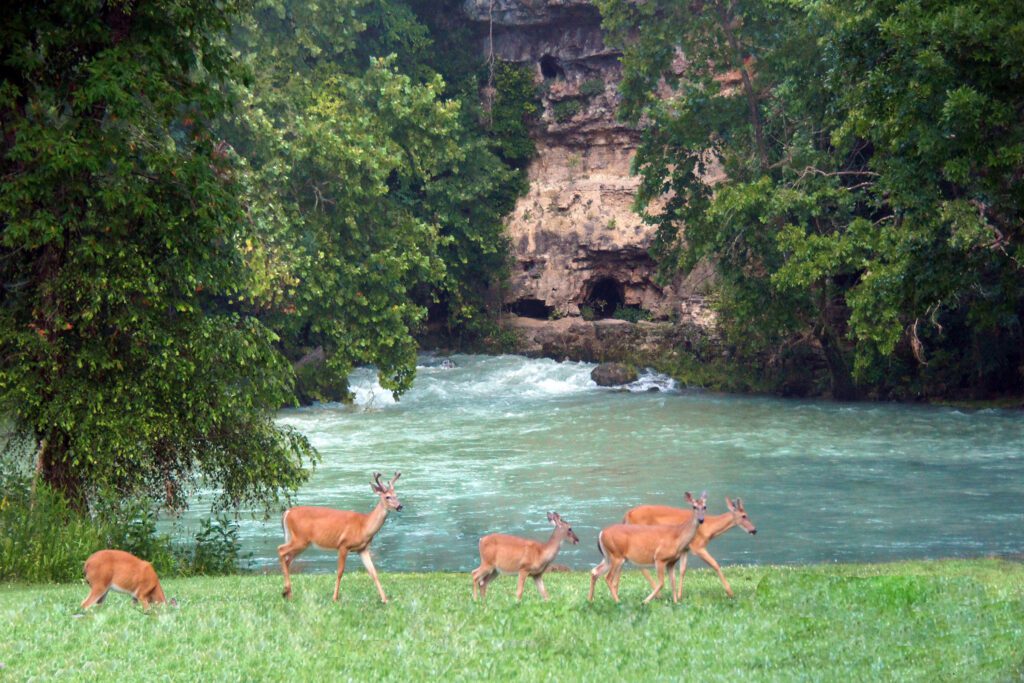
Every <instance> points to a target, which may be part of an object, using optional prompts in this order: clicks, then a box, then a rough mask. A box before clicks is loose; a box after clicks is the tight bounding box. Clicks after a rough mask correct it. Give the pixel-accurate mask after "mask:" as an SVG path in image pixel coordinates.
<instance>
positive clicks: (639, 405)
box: [186, 355, 1024, 571]
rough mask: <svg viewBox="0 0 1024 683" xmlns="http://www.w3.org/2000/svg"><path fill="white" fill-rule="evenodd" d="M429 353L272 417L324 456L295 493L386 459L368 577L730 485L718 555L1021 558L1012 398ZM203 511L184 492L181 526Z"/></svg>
mask: <svg viewBox="0 0 1024 683" xmlns="http://www.w3.org/2000/svg"><path fill="white" fill-rule="evenodd" d="M440 360H441V359H439V358H435V357H432V356H423V357H422V358H421V364H422V365H421V367H420V368H419V370H418V374H417V378H416V382H415V385H414V387H413V388H412V390H410V391H409V392H408V393H407V394H406V395H405V396H403V397H402V398H401V400H400V401H398V402H396V401H394V400H393V399H392V398H391V396H390V394H389V393H388V392H386V391H384V390H382V389H381V388H380V386H379V385H378V384H377V382H376V380H375V377H374V374H373V372H372V371H371V370H368V369H361V370H358V371H357V372H356V373H355V374H354V375H353V376H352V378H351V386H352V388H353V390H354V392H355V397H356V400H355V404H354V405H351V406H345V405H340V404H328V405H318V406H313V407H308V408H299V409H294V410H286V411H283V412H282V413H281V414H280V416H279V421H280V423H281V424H287V425H291V426H293V427H295V428H297V429H299V430H301V431H302V432H304V433H305V434H306V435H307V436H308V437H309V439H310V440H311V441H312V443H313V445H314V446H316V448H317V449H318V450H319V451H320V453H321V454H322V455H323V462H322V463H321V464H320V466H319V467H318V468H317V469H316V471H315V473H314V474H313V476H312V478H311V480H310V481H309V483H308V484H307V485H306V486H305V487H304V488H303V489H302V490H301V491H300V492H299V494H298V496H297V499H296V503H297V504H303V505H326V506H331V507H336V508H341V509H350V510H358V511H363V512H367V511H369V510H370V509H371V508H372V507H373V505H374V504H375V503H376V496H375V495H374V494H372V493H371V491H370V486H369V482H370V477H371V474H372V472H374V471H377V470H379V471H381V472H384V473H385V474H386V475H387V476H388V477H389V478H390V476H391V474H392V473H393V472H394V471H395V470H400V471H401V472H402V477H401V479H400V480H399V482H398V484H397V486H396V489H397V491H398V495H399V498H400V500H401V502H402V503H403V504H404V506H405V509H404V510H403V511H402V512H397V513H391V515H390V516H389V518H388V520H387V523H386V524H385V526H384V527H383V528H382V529H381V531H380V532H379V533H378V535H377V537H376V538H375V539H374V542H373V546H372V547H373V550H374V557H375V562H376V564H377V566H378V568H380V569H382V570H384V571H434V570H437V571H466V570H469V569H472V568H473V567H475V566H476V564H477V559H478V555H477V547H476V546H477V540H478V539H479V537H480V536H481V535H483V534H486V533H490V532H495V531H500V532H504V533H513V534H518V535H523V536H527V537H530V538H535V539H539V540H542V539H544V538H546V537H547V535H548V530H549V529H550V526H549V524H548V522H547V521H546V519H545V514H546V512H547V511H549V510H555V511H558V512H559V513H561V515H562V517H564V518H565V519H567V520H569V522H570V523H571V524H572V525H573V529H574V530H575V532H576V533H577V535H578V536H579V537H580V539H581V542H580V544H579V545H578V546H569V545H566V546H565V547H564V548H563V551H562V553H561V554H560V555H559V560H558V561H559V562H562V563H565V564H567V565H569V566H570V567H573V568H576V569H584V568H589V567H591V566H593V565H594V564H596V563H597V562H598V560H599V556H598V552H597V547H596V545H597V544H596V539H597V533H598V531H599V530H600V529H601V528H602V527H603V526H606V525H608V524H612V523H615V522H618V521H620V520H621V519H622V515H623V513H624V512H625V511H626V510H627V509H628V508H629V507H631V506H633V505H637V504H640V503H662V504H669V505H681V504H682V496H683V492H684V491H687V490H688V491H692V492H694V493H698V492H700V491H701V490H705V489H706V490H707V491H708V496H709V503H708V514H717V513H721V512H724V511H725V502H724V497H725V496H730V497H735V496H740V497H741V498H743V500H744V503H745V505H746V509H747V512H748V513H749V515H750V518H751V519H752V520H753V521H754V523H755V524H756V525H757V528H758V534H757V535H756V536H750V535H747V534H745V533H743V532H742V531H741V530H739V529H734V530H732V531H730V532H728V533H727V534H725V535H724V536H722V537H720V538H719V539H717V540H715V542H714V543H713V545H712V546H711V552H712V554H713V555H714V556H715V557H716V559H718V560H719V562H720V563H722V564H735V563H745V564H765V563H771V564H795V563H810V562H814V563H817V562H859V561H884V560H896V559H905V558H937V557H976V556H987V555H1019V554H1020V553H1022V552H1024V452H1022V451H1024V414H1022V413H1021V412H1020V411H999V410H982V411H974V412H964V411H959V410H955V409H951V408H938V407H931V406H914V405H893V404H877V403H858V404H844V403H831V402H824V401H800V400H783V399H776V398H764V397H747V396H734V395H723V394H715V393H708V392H703V391H697V390H687V389H680V388H678V387H676V386H675V385H674V383H673V382H672V381H671V380H669V379H668V378H666V377H663V376H658V375H655V374H651V373H648V374H646V375H644V376H642V377H641V380H640V381H639V382H638V383H636V384H635V385H632V386H630V387H629V390H628V391H622V390H612V389H606V388H600V387H597V386H596V385H595V384H594V383H593V382H592V381H591V380H590V371H591V369H592V368H593V365H591V364H587V363H570V362H564V363H558V362H555V361H552V360H536V359H526V358H522V357H519V356H465V355H457V356H453V357H452V360H453V361H454V363H455V366H456V367H454V368H450V369H446V368H443V367H440ZM206 509H207V508H206V506H205V505H203V503H202V502H201V501H199V502H197V504H196V505H195V506H193V510H192V512H191V513H190V514H189V516H187V517H186V522H187V521H188V520H189V517H191V519H192V521H194V520H195V519H196V518H197V517H198V516H201V515H202V514H204V511H205V510H206ZM240 524H241V536H242V540H243V552H244V553H246V554H251V562H252V564H253V565H254V566H255V568H257V569H263V568H266V569H271V570H273V569H274V568H276V566H277V556H276V547H277V545H278V544H279V543H281V542H282V532H281V526H280V522H279V519H278V518H274V519H271V520H270V521H266V522H264V521H253V520H249V519H243V520H242V521H241V522H240ZM301 560H302V561H303V562H304V566H305V567H307V568H308V569H312V570H314V571H319V570H323V571H327V570H331V569H333V567H334V566H335V562H336V556H335V555H334V554H332V553H328V552H324V551H320V550H316V549H314V548H310V549H309V550H307V551H306V553H305V554H303V555H302V556H301ZM358 566H359V563H358V562H355V563H350V564H349V567H350V568H352V569H355V568H357V567H358ZM695 566H701V564H700V561H699V560H697V561H696V564H695Z"/></svg>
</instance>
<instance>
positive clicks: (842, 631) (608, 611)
mask: <svg viewBox="0 0 1024 683" xmlns="http://www.w3.org/2000/svg"><path fill="white" fill-rule="evenodd" d="M725 571H726V572H727V573H728V576H729V580H730V583H731V584H732V586H733V588H734V589H735V590H736V597H735V598H734V599H729V598H727V597H726V596H725V594H724V592H723V591H722V587H721V585H720V583H719V582H718V578H717V577H716V576H715V575H714V573H713V572H711V571H710V570H708V569H702V570H697V571H693V570H691V572H690V573H688V575H687V579H686V590H685V593H684V601H683V602H682V603H681V604H678V605H674V604H672V603H671V602H670V601H669V600H667V599H660V600H657V601H655V602H654V603H652V604H650V605H641V604H640V602H641V600H642V599H643V596H644V595H645V594H646V592H647V587H646V582H644V580H643V579H642V578H641V577H640V575H639V573H638V572H636V571H627V572H626V574H625V575H624V576H623V579H622V599H623V602H622V604H620V605H616V604H614V603H613V602H612V601H611V598H610V597H609V596H608V591H607V588H606V587H605V586H604V585H603V582H602V585H600V586H598V588H599V590H600V591H601V592H599V593H598V594H597V595H596V596H595V600H594V602H593V603H588V602H587V600H586V591H587V588H588V586H589V576H588V575H587V574H586V573H585V572H570V573H558V574H548V575H547V576H545V579H544V580H545V583H546V584H547V587H548V591H549V592H550V594H551V599H550V600H549V601H546V602H545V601H542V600H540V598H539V597H538V596H537V593H536V591H535V590H534V587H533V586H532V585H528V586H527V591H526V592H525V593H524V595H523V601H522V603H521V604H517V603H516V602H515V580H514V578H510V577H503V578H500V579H498V580H497V581H495V583H494V584H493V585H492V587H491V589H490V591H489V593H488V601H487V603H486V604H483V605H481V604H479V603H474V602H473V601H472V599H471V597H470V590H469V578H468V576H467V575H466V574H394V573H387V572H386V570H385V571H384V572H383V573H382V574H381V581H382V582H383V584H384V586H385V589H386V590H387V592H388V597H389V599H390V603H389V604H388V605H387V606H386V609H385V608H384V607H382V606H381V604H380V602H379V600H378V598H377V592H376V591H375V590H374V588H373V584H372V582H371V581H370V579H369V577H368V576H367V575H366V573H365V572H362V571H357V572H353V574H352V575H351V576H346V577H345V580H344V581H343V582H342V593H341V599H340V601H339V602H338V603H334V602H332V601H331V600H330V594H331V591H332V589H333V585H334V576H333V574H318V575H309V574H299V575H297V576H296V577H295V578H294V581H295V597H294V598H293V599H292V600H291V601H285V600H282V599H281V597H280V590H281V578H280V577H279V576H245V577H222V578H206V579H173V578H172V579H168V580H164V581H163V584H164V588H165V590H166V591H167V592H168V594H169V595H172V596H175V597H176V598H177V600H178V607H177V608H157V609H155V610H154V612H153V614H151V615H148V617H147V616H146V615H143V614H142V613H141V611H140V609H139V608H138V607H135V606H133V605H132V604H131V601H130V600H128V599H127V598H125V596H122V595H112V596H111V597H109V598H108V599H107V600H106V602H105V603H104V604H103V605H100V606H98V607H95V608H93V609H91V610H90V611H89V612H88V613H86V614H85V615H84V616H83V617H81V618H79V619H71V618H69V616H70V615H71V613H73V612H74V611H75V610H76V609H77V606H78V604H79V603H80V602H81V600H82V598H84V597H85V594H86V590H85V587H84V586H82V585H81V584H80V583H77V584H69V585H64V586H57V587H45V588H44V587H31V586H6V587H4V588H2V589H0V620H2V622H3V623H5V624H8V625H9V629H8V635H7V637H5V638H4V639H3V640H2V641H0V661H2V662H4V663H5V665H6V670H5V674H7V675H9V676H10V677H11V678H14V679H18V680H22V679H25V680H27V679H49V678H56V677H58V676H60V675H61V674H62V672H66V671H69V670H73V671H75V675H76V677H77V678H83V679H107V678H110V677H112V676H116V677H118V678H121V679H128V680H139V679H168V678H170V679H172V680H177V679H180V680H196V679H203V680H216V679H222V678H232V677H234V676H236V675H237V674H238V672H239V671H255V672H259V677H260V678H263V679H267V680H282V679H299V680H314V679H335V678H359V679H367V678H370V679H377V678H380V679H390V678H393V679H399V680H423V679H435V680H436V679H441V678H449V679H453V680H482V679H493V678H500V679H502V680H507V679H511V680H523V681H536V680H579V679H589V680H594V679H601V678H615V679H622V680H650V679H656V680H660V679H672V678H679V677H680V672H681V671H691V670H700V671H702V672H704V673H702V677H704V678H707V679H708V680H712V681H735V680H737V679H738V678H739V679H743V680H755V679H756V680H761V679H764V678H766V677H767V678H771V679H779V680H795V679H820V680H863V679H872V678H877V677H878V672H884V677H886V678H891V679H900V680H943V679H946V678H949V677H950V676H951V675H959V672H967V676H966V677H967V678H971V679H978V680H1005V679H1012V678H1013V677H1014V676H1016V675H1017V674H1018V673H1019V667H1020V647H1019V643H1020V640H1021V637H1022V636H1024V633H1022V627H1021V624H1022V623H1024V605H1022V603H1021V599H1020V585H1021V581H1022V579H1024V566H1022V565H1021V564H1020V563H1016V562H1007V561H999V560H973V561H941V562H899V563H889V564H882V565H843V564H840V565H836V564H827V565H819V566H810V567H749V566H746V567H727V568H726V570H725ZM284 625H288V627H287V628H285V626H284ZM339 634H348V635H349V636H350V637H345V636H341V635H339ZM353 640H355V641H357V642H359V643H369V644H372V646H353ZM268 642H278V643H282V647H273V648H270V647H267V645H266V644H267V643H268ZM652 643H657V647H652ZM197 652H198V653H202V655H203V656H196V653H197ZM98 662H102V665H100V664H98Z"/></svg>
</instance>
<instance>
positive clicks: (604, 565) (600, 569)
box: [587, 559, 611, 600]
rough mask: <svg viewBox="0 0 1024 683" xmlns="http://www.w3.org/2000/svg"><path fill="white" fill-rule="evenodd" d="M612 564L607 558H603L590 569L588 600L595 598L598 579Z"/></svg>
mask: <svg viewBox="0 0 1024 683" xmlns="http://www.w3.org/2000/svg"><path fill="white" fill-rule="evenodd" d="M610 567H611V565H609V564H608V560H607V559H603V560H601V563H600V564H599V565H597V566H596V567H594V568H593V569H591V570H590V594H589V595H587V600H593V599H594V585H595V584H596V583H597V580H598V579H599V578H601V575H602V574H604V573H605V572H607V571H608V569H609V568H610Z"/></svg>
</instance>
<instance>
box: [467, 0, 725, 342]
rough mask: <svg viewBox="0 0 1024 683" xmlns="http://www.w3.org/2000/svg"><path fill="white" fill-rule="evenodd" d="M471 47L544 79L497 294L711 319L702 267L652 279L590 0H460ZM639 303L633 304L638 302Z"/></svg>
mask: <svg viewBox="0 0 1024 683" xmlns="http://www.w3.org/2000/svg"><path fill="white" fill-rule="evenodd" d="M463 10H464V13H465V14H466V16H467V17H468V18H469V19H470V20H471V21H473V22H475V24H476V27H477V35H478V36H479V41H480V50H481V52H482V53H483V54H489V53H490V51H491V49H492V43H491V37H492V36H493V51H494V55H495V57H496V58H497V59H500V60H504V61H509V62H517V63H520V64H524V65H528V66H529V67H530V68H532V69H533V70H534V72H535V78H536V81H537V83H538V84H539V85H541V86H542V92H543V96H542V101H543V107H544V108H543V114H542V115H541V116H540V118H539V121H538V123H537V125H536V126H535V127H534V129H533V131H532V134H533V137H534V139H535V142H536V144H537V151H538V154H537V157H536V158H535V159H534V160H533V162H532V163H531V165H530V166H529V168H528V171H527V172H528V177H529V182H530V189H529V192H528V194H527V195H526V196H525V197H522V198H521V199H520V200H519V202H518V203H517V205H516V207H515V209H514V211H513V212H512V214H511V215H510V216H509V217H508V219H507V226H508V234H509V237H510V238H511V240H512V245H513V251H514V254H513V256H514V266H513V272H512V276H511V279H510V283H509V287H508V289H507V291H506V292H505V294H504V305H505V306H506V308H507V309H508V310H509V311H511V312H512V313H515V314H516V315H518V316H525V317H530V318H535V319H544V320H546V319H548V318H552V317H554V318H558V317H568V318H570V319H575V320H579V316H580V315H581V313H584V314H586V317H588V318H598V319H600V318H609V317H611V316H613V315H614V314H615V311H617V310H619V309H622V308H633V309H643V310H644V311H646V312H647V313H646V314H641V317H644V316H647V317H651V318H654V319H661V320H669V319H671V320H675V321H684V322H692V323H694V324H697V325H700V326H704V325H713V324H714V318H713V314H712V313H711V312H710V310H709V309H708V308H707V306H705V305H704V296H705V294H706V289H707V280H708V277H707V276H708V275H709V274H710V273H709V272H706V273H703V275H699V276H697V277H694V276H693V274H691V276H690V277H688V278H686V279H682V278H680V279H679V280H678V281H676V282H672V283H669V284H667V285H659V284H658V283H656V282H655V263H654V261H653V260H652V259H651V257H650V255H649V254H648V250H649V248H650V246H651V242H652V240H653V238H654V228H653V227H652V226H648V225H645V224H644V223H643V222H641V220H640V218H639V217H638V216H637V215H636V214H635V213H634V212H633V210H632V205H633V199H634V196H635V195H636V191H637V187H638V184H639V181H638V179H637V178H636V177H634V176H631V175H630V164H631V162H632V160H633V157H634V155H635V153H636V147H637V144H638V141H639V133H638V131H636V130H634V129H632V128H629V127H627V126H625V125H623V124H621V123H620V122H619V121H617V120H616V110H617V107H618V104H619V96H618V92H617V88H616V86H617V84H618V82H619V80H620V78H621V68H620V65H619V61H618V58H619V55H620V53H619V52H618V51H617V50H615V49H613V48H611V47H609V46H607V45H606V44H605V42H604V36H603V34H602V31H601V17H600V14H599V12H598V10H597V8H596V7H594V6H593V5H592V4H591V2H589V1H588V0H493V1H492V0H466V2H465V3H464V4H463ZM636 313H639V311H636Z"/></svg>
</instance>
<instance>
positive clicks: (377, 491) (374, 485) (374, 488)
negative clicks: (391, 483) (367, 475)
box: [370, 482, 380, 493]
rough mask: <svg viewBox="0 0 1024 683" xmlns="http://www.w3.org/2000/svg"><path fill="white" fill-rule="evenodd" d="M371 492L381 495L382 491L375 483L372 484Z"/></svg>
mask: <svg viewBox="0 0 1024 683" xmlns="http://www.w3.org/2000/svg"><path fill="white" fill-rule="evenodd" d="M370 490H371V491H373V492H374V493H380V490H379V489H378V488H377V485H376V484H374V483H373V482H370Z"/></svg>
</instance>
